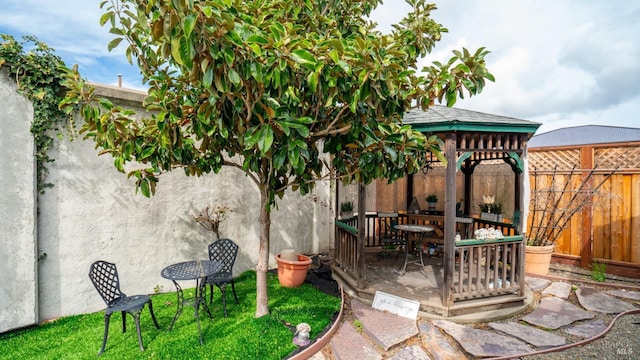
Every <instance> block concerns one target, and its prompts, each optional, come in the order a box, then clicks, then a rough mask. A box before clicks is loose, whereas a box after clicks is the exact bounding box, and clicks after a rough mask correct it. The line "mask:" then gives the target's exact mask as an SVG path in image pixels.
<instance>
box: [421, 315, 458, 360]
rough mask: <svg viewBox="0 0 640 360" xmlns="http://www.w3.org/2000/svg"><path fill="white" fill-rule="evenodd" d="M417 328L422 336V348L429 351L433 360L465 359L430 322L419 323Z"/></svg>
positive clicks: (450, 341)
mask: <svg viewBox="0 0 640 360" xmlns="http://www.w3.org/2000/svg"><path fill="white" fill-rule="evenodd" d="M418 327H419V328H420V334H421V335H422V336H421V337H422V346H424V347H425V348H426V349H427V350H429V352H430V353H431V356H433V358H432V359H433V360H457V359H465V358H466V357H467V355H465V353H463V352H462V351H460V350H458V348H457V347H456V346H455V345H454V344H452V341H453V340H449V339H450V338H449V337H447V336H446V335H445V334H444V333H443V332H442V331H440V329H438V328H437V327H435V326H434V325H433V324H431V323H430V322H420V324H419V325H418Z"/></svg>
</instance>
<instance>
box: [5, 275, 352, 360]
mask: <svg viewBox="0 0 640 360" xmlns="http://www.w3.org/2000/svg"><path fill="white" fill-rule="evenodd" d="M87 281H88V280H87ZM268 286H269V310H270V312H271V313H270V314H269V315H267V316H263V317H262V318H259V319H256V318H255V317H254V314H255V308H256V294H255V287H256V274H255V272H254V271H248V272H245V273H243V274H242V275H240V276H238V277H237V278H236V293H237V294H238V300H239V301H240V304H236V303H235V301H234V299H233V294H232V293H231V288H230V287H228V288H227V311H228V313H229V317H228V318H225V317H224V315H223V309H222V302H221V299H220V291H219V290H218V289H217V288H216V290H215V295H214V303H213V304H212V305H211V306H210V310H211V314H212V315H213V320H211V319H209V316H208V315H207V313H206V311H204V310H202V311H200V323H201V325H202V337H203V339H204V345H200V343H199V340H198V328H197V324H196V320H195V316H194V310H193V307H192V306H188V305H187V306H185V308H184V311H183V313H182V315H181V316H180V317H179V318H178V320H177V321H176V323H175V325H174V326H173V329H172V331H171V332H169V325H170V324H171V320H172V319H173V316H174V315H175V312H176V303H175V302H176V294H175V292H170V293H165V294H158V295H152V297H151V299H152V301H153V308H154V313H155V314H156V318H157V319H158V323H159V325H160V330H158V329H156V327H155V326H154V325H153V321H152V320H151V315H150V313H149V310H148V308H147V307H145V309H144V310H143V312H142V314H141V316H140V326H141V329H142V340H143V343H144V346H145V351H144V352H141V351H140V349H139V347H138V340H137V336H136V330H135V324H134V321H133V318H132V317H131V316H130V315H127V332H126V333H124V334H123V333H122V317H121V316H120V314H113V315H112V316H111V323H110V327H109V339H108V341H107V346H106V350H105V352H104V353H103V354H102V355H101V356H100V359H243V360H244V359H283V358H286V357H287V356H288V355H289V354H291V353H292V352H293V351H295V350H296V349H297V346H296V345H295V344H293V343H292V339H293V332H294V331H295V326H296V325H297V324H299V323H301V322H306V323H308V324H309V325H310V326H311V338H312V339H315V338H317V337H318V335H319V334H320V333H321V332H322V331H323V330H324V329H325V328H326V327H327V326H328V325H331V322H332V319H333V318H334V315H336V314H337V312H338V311H339V309H340V299H339V298H337V297H334V296H331V295H328V294H325V293H324V292H322V291H319V290H317V289H315V288H314V287H313V286H311V285H309V284H306V283H305V284H303V285H302V286H301V287H298V288H285V287H282V286H280V284H279V283H278V277H277V275H276V274H273V273H269V281H268ZM124 290H125V292H127V293H129V294H131V295H133V294H134V291H132V290H131V289H127V288H126V285H125V288H124ZM193 293H194V289H186V290H185V298H188V297H191V296H193ZM95 296H96V297H97V298H99V295H98V293H97V292H96V293H95ZM103 332H104V312H103V311H99V312H97V313H92V314H83V315H77V316H69V317H65V318H61V319H59V320H56V321H54V322H51V323H47V324H44V325H41V326H37V327H32V328H28V329H23V330H18V331H14V332H10V333H5V334H2V335H0V358H1V359H96V358H97V356H96V355H97V354H98V350H100V345H101V344H102V336H103Z"/></svg>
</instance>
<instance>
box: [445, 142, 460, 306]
mask: <svg viewBox="0 0 640 360" xmlns="http://www.w3.org/2000/svg"><path fill="white" fill-rule="evenodd" d="M456 138H457V136H456V133H455V132H453V131H452V132H448V133H447V134H446V137H445V144H444V152H445V156H446V158H447V168H446V175H445V200H444V261H443V266H444V289H442V290H443V291H442V297H443V299H442V300H443V305H445V306H452V305H453V276H454V265H455V233H456V228H455V227H456V167H457V165H456V157H457V156H456V145H457V144H456Z"/></svg>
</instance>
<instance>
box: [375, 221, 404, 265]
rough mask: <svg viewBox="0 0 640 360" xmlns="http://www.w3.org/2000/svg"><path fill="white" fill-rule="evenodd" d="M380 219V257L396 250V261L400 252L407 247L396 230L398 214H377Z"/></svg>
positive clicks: (402, 237)
mask: <svg viewBox="0 0 640 360" xmlns="http://www.w3.org/2000/svg"><path fill="white" fill-rule="evenodd" d="M378 218H379V219H380V242H381V245H382V252H381V253H380V255H381V256H387V255H388V252H389V251H390V250H391V249H397V252H396V259H397V258H398V256H399V255H400V250H401V249H402V248H403V247H404V246H406V245H407V239H405V237H404V236H402V233H401V232H400V231H398V230H396V228H395V227H396V225H398V224H400V221H399V220H400V217H399V214H398V213H378Z"/></svg>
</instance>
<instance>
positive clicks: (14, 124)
mask: <svg viewBox="0 0 640 360" xmlns="http://www.w3.org/2000/svg"><path fill="white" fill-rule="evenodd" d="M32 120H33V106H32V105H31V102H29V101H28V100H27V99H26V98H25V97H24V96H22V95H20V94H18V93H17V92H16V85H15V82H14V81H13V80H12V79H10V78H9V77H8V72H7V71H5V70H4V69H0V159H1V160H0V189H2V191H0V276H1V277H2V281H0V332H3V331H6V330H9V329H13V328H18V327H23V326H27V325H31V324H33V323H35V322H36V321H37V317H38V311H37V306H36V290H37V277H36V274H37V273H36V260H37V255H36V246H35V241H36V211H35V209H36V191H35V188H34V187H35V163H34V142H33V137H31V135H30V133H29V127H30V124H31V122H32Z"/></svg>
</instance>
